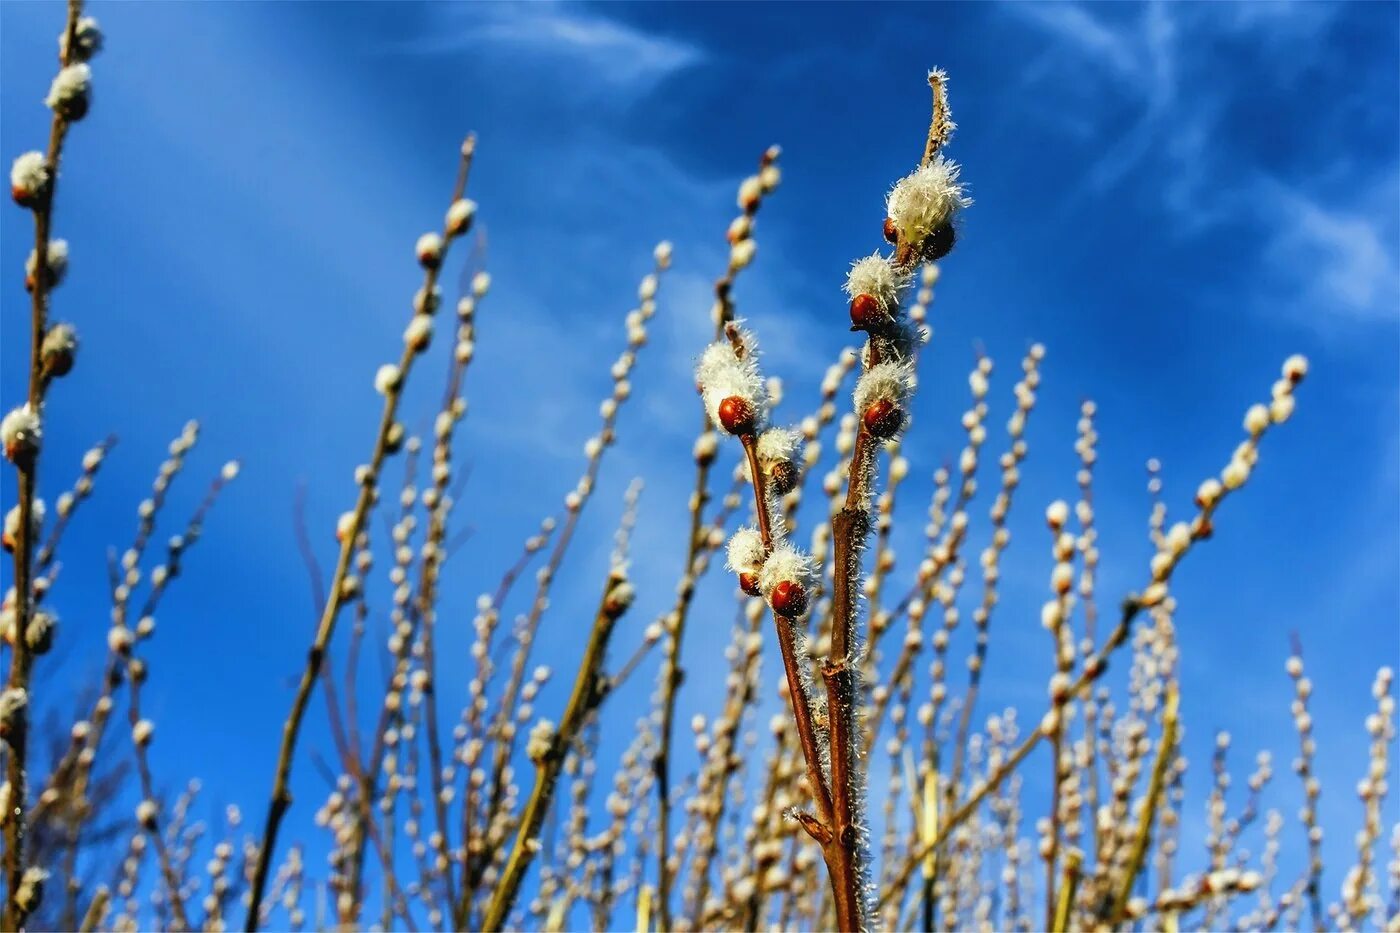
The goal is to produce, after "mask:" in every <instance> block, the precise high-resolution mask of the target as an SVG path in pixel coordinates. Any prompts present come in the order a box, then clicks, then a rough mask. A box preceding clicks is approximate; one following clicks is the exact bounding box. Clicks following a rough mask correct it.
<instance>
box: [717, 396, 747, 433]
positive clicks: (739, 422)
mask: <svg viewBox="0 0 1400 933" xmlns="http://www.w3.org/2000/svg"><path fill="white" fill-rule="evenodd" d="M719 424H720V427H722V428H724V429H725V430H726V431H728V432H729V433H730V434H752V433H753V429H754V412H753V406H752V405H750V404H749V403H748V402H747V401H745V400H744V399H742V398H740V397H739V396H737V395H731V396H729V398H727V399H725V400H724V401H722V402H720V403H719Z"/></svg>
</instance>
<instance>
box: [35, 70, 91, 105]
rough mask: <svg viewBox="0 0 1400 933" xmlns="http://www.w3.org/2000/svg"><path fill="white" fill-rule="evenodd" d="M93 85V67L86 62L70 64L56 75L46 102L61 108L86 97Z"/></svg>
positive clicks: (45, 99)
mask: <svg viewBox="0 0 1400 933" xmlns="http://www.w3.org/2000/svg"><path fill="white" fill-rule="evenodd" d="M91 85H92V69H91V68H89V67H88V66H87V65H86V64H83V63H79V64H76V65H69V66H68V67H67V68H64V69H63V70H61V71H59V73H58V74H57V75H55V76H54V79H53V84H51V85H50V86H49V94H48V96H47V97H45V98H44V104H45V105H46V106H48V107H50V108H51V109H54V110H61V109H63V108H65V107H68V106H70V105H71V104H73V103H75V102H76V101H78V100H79V99H81V98H83V97H86V96H87V94H88V91H89V89H90V87H91Z"/></svg>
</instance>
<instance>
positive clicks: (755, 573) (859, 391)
mask: <svg viewBox="0 0 1400 933" xmlns="http://www.w3.org/2000/svg"><path fill="white" fill-rule="evenodd" d="M958 171H959V170H958V166H957V165H956V163H953V162H951V161H949V160H947V159H945V158H944V157H943V156H941V155H939V156H936V157H934V158H931V159H929V160H927V161H926V162H925V164H923V165H921V166H920V167H919V168H918V169H916V170H915V171H914V172H912V173H911V174H910V175H908V176H906V177H905V178H903V179H901V180H900V181H899V182H898V183H897V184H896V185H895V186H894V188H893V189H892V190H891V192H890V194H889V197H888V200H887V203H886V213H887V217H886V220H885V225H884V234H885V238H886V239H887V240H889V241H890V243H891V244H892V245H893V250H892V252H891V254H890V255H888V256H886V255H883V254H881V253H879V252H876V253H874V254H872V255H870V256H867V257H865V258H863V259H858V260H856V261H855V262H854V263H853V264H852V265H851V269H850V272H849V273H848V275H847V278H846V285H845V290H846V293H847V295H848V296H849V298H850V318H851V330H853V331H864V332H865V333H866V334H867V336H868V341H867V343H866V346H865V350H864V352H863V354H862V356H861V359H862V363H863V365H864V372H863V373H862V375H861V377H860V379H859V380H858V381H857V383H856V387H855V393H854V403H855V412H856V415H857V417H858V419H859V430H860V431H862V432H864V433H865V434H867V435H868V436H869V437H870V438H872V439H874V440H876V441H880V442H889V441H892V440H894V439H895V438H896V437H897V436H898V435H899V433H900V431H902V430H903V429H904V427H905V425H906V424H907V422H908V401H909V397H910V395H911V394H912V393H913V391H914V387H915V383H916V380H915V375H914V356H915V352H916V350H917V349H918V347H919V346H920V345H922V344H923V343H924V342H925V341H926V340H927V339H928V331H927V329H926V328H925V327H923V326H922V325H921V324H916V323H914V322H912V321H911V320H910V319H909V318H908V316H907V315H905V314H904V312H903V309H902V308H901V299H902V296H903V293H904V292H905V291H906V289H907V288H908V286H909V285H910V283H911V281H912V270H913V269H914V268H915V267H917V266H918V265H920V264H922V263H925V262H934V261H936V260H938V259H941V258H942V257H943V256H945V255H947V253H948V251H949V250H951V249H952V246H953V241H954V232H953V231H954V225H953V222H954V219H955V216H956V214H957V212H958V211H959V210H960V209H961V208H963V207H966V206H967V205H968V204H970V203H971V202H970V201H969V200H968V199H967V198H966V197H965V196H964V194H963V190H962V186H961V184H960V183H959V181H958ZM757 356H758V353H757V342H756V340H755V338H754V336H753V334H752V333H751V332H749V331H746V330H743V329H742V328H739V327H738V326H737V325H736V326H735V327H733V328H732V329H731V335H730V339H729V340H722V341H718V342H716V343H713V344H711V345H710V346H709V347H707V348H706V350H705V352H704V354H703V355H702V356H701V358H700V362H699V365H698V367H697V369H696V377H697V381H698V383H699V387H700V392H701V395H702V397H703V400H704V404H705V410H706V412H707V413H708V414H709V416H710V420H711V421H712V422H713V423H714V424H716V425H718V426H719V427H720V428H722V429H723V430H724V431H726V432H728V433H729V434H732V435H735V436H737V437H738V438H740V440H741V442H742V443H743V444H744V446H745V450H746V453H747V454H748V456H749V462H750V465H751V466H756V467H757V469H758V471H759V473H760V474H761V475H760V476H758V477H753V479H754V482H755V486H756V488H758V489H761V490H762V492H763V496H762V502H761V506H760V507H762V508H766V510H767V512H768V515H769V516H774V515H777V512H776V510H775V509H774V507H773V505H774V501H775V497H777V496H781V495H784V494H785V493H787V492H788V491H789V490H790V489H792V487H793V486H794V485H795V483H796V479H797V475H798V463H799V462H800V459H799V453H800V451H799V450H798V447H799V445H800V444H801V441H802V434H801V432H800V431H797V430H794V429H791V428H785V427H775V426H770V425H769V423H768V408H769V402H768V398H767V393H766V391H765V382H764V378H763V376H762V374H761V372H760V370H759V367H758V360H757ZM858 459H859V461H860V462H858V463H853V465H852V469H853V470H857V471H858V473H857V474H856V475H853V476H852V477H851V482H852V483H853V487H854V488H855V489H856V490H857V496H856V503H857V504H858V505H859V506H860V507H861V508H862V509H865V508H868V506H869V498H870V480H871V471H872V469H873V463H874V459H873V458H871V457H866V458H858ZM768 526H769V521H768V518H767V516H761V520H760V524H759V527H758V528H752V527H747V528H741V529H739V530H738V531H737V532H736V533H735V534H734V536H733V537H732V538H731V539H730V542H729V548H728V558H729V560H728V562H729V568H730V570H732V571H733V572H734V573H735V574H737V575H738V578H739V585H740V587H741V588H742V589H743V590H744V591H745V592H746V593H748V594H750V595H752V596H762V597H763V598H764V600H766V601H767V603H768V605H769V606H770V607H771V608H772V609H773V611H774V612H775V613H777V614H778V615H780V616H784V617H786V618H789V619H798V618H801V617H802V616H803V615H804V614H805V613H806V611H807V609H808V604H809V595H810V594H811V593H812V592H813V587H814V583H815V581H814V574H815V568H814V567H813V564H812V561H811V559H810V558H809V557H808V556H807V555H805V554H803V553H802V552H801V551H800V550H798V549H797V548H796V547H794V546H793V545H791V544H790V543H788V542H787V541H784V540H782V530H781V528H775V529H773V530H772V531H771V532H770V531H769V529H768Z"/></svg>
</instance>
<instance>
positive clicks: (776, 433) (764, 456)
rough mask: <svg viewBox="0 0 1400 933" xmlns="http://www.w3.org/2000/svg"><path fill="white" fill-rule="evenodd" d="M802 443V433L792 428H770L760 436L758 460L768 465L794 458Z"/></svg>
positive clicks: (757, 451)
mask: <svg viewBox="0 0 1400 933" xmlns="http://www.w3.org/2000/svg"><path fill="white" fill-rule="evenodd" d="M801 443H802V435H801V433H799V432H798V431H795V430H793V429H792V428H769V429H768V430H766V431H764V432H763V433H762V434H760V435H759V436H758V447H757V450H756V453H757V454H758V461H759V463H762V464H765V465H768V464H773V463H783V462H785V461H788V460H792V459H793V457H794V456H795V455H796V453H797V448H798V447H799V446H800V445H801Z"/></svg>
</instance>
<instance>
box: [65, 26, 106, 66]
mask: <svg viewBox="0 0 1400 933" xmlns="http://www.w3.org/2000/svg"><path fill="white" fill-rule="evenodd" d="M100 51H102V27H101V26H99V25H97V19H96V17H92V16H83V17H80V18H79V19H78V22H77V23H76V24H75V25H74V27H73V49H72V54H71V55H70V54H69V49H68V30H66V29H65V30H64V31H63V32H61V33H59V36H58V54H59V55H60V56H61V57H62V58H65V59H67V58H72V60H73V61H79V62H85V61H89V60H91V59H92V57H93V56H94V55H96V54H97V53H98V52H100Z"/></svg>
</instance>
